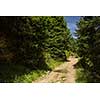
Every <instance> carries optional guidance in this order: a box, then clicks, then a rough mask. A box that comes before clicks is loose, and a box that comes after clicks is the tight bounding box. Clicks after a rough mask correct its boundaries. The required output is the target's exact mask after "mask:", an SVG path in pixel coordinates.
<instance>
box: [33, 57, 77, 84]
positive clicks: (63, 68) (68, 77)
mask: <svg viewBox="0 0 100 100" xmlns="http://www.w3.org/2000/svg"><path fill="white" fill-rule="evenodd" d="M77 62H78V58H75V57H72V56H71V57H69V59H68V61H67V62H64V63H63V64H61V65H60V66H58V67H56V68H55V69H54V70H53V71H51V72H48V74H47V75H45V76H44V77H41V78H39V79H38V80H36V81H34V82H33V83H75V77H76V76H75V75H76V70H75V67H74V65H75V64H76V63H77Z"/></svg>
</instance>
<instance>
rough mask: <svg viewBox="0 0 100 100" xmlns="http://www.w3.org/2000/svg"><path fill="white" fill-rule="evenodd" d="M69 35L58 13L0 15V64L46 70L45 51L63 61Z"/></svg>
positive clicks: (0, 67)
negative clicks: (32, 15) (26, 15)
mask: <svg viewBox="0 0 100 100" xmlns="http://www.w3.org/2000/svg"><path fill="white" fill-rule="evenodd" d="M69 34H70V32H69V30H68V29H67V27H66V23H65V21H64V18H63V17H62V16H57V17H56V16H52V17H51V16H49V17H48V16H39V17H38V16H36V17H35V16H34V17H31V16H30V17H24V16H23V17H20V16H19V17H0V65H4V64H15V65H16V64H20V65H25V66H27V67H28V68H30V69H49V66H47V64H46V62H45V59H46V58H45V54H46V53H48V54H50V56H51V57H52V58H53V59H56V60H63V61H64V60H66V55H65V50H66V49H68V43H69V40H68V36H69ZM3 68H4V67H2V66H0V69H3ZM15 69H16V68H15ZM4 70H6V69H4ZM1 74H2V73H1Z"/></svg>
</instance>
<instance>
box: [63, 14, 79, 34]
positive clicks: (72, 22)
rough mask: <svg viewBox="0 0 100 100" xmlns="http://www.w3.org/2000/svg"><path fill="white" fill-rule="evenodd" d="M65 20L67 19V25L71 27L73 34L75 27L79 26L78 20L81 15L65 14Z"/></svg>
mask: <svg viewBox="0 0 100 100" xmlns="http://www.w3.org/2000/svg"><path fill="white" fill-rule="evenodd" d="M64 18H65V21H67V26H68V28H69V29H70V31H71V33H72V35H73V33H74V32H75V29H76V28H77V26H76V22H77V21H79V19H80V16H65V17H64Z"/></svg>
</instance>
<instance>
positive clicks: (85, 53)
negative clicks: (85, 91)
mask: <svg viewBox="0 0 100 100" xmlns="http://www.w3.org/2000/svg"><path fill="white" fill-rule="evenodd" d="M77 26H78V29H77V32H76V34H77V35H78V50H77V53H78V55H79V56H80V61H79V66H80V67H82V68H83V69H84V73H85V74H84V76H86V78H87V82H100V17H96V16H93V17H91V16H85V17H82V18H81V19H80V21H79V23H78V24H77Z"/></svg>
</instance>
